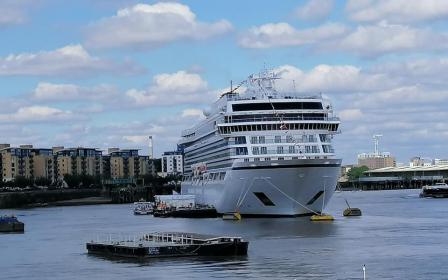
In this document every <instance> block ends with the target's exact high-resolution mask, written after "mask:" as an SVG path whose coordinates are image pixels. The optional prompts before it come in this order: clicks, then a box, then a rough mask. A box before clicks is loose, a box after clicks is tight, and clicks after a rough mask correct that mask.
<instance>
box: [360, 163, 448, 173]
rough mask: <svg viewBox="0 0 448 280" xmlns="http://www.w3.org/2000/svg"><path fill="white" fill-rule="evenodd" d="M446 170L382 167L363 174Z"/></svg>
mask: <svg viewBox="0 0 448 280" xmlns="http://www.w3.org/2000/svg"><path fill="white" fill-rule="evenodd" d="M446 170H448V165H431V166H401V167H384V168H379V169H374V170H368V171H366V172H365V173H385V172H390V173H392V172H420V171H446Z"/></svg>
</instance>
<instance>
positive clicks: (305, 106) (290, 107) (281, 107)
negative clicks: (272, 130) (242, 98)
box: [232, 102, 322, 112]
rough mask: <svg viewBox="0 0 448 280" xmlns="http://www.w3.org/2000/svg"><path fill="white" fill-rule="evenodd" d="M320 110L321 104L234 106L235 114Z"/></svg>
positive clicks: (284, 103)
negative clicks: (243, 112)
mask: <svg viewBox="0 0 448 280" xmlns="http://www.w3.org/2000/svg"><path fill="white" fill-rule="evenodd" d="M272 107H274V108H275V110H300V109H305V110H320V109H322V103H321V102H274V103H243V104H232V109H233V111H234V112H240V111H257V110H272Z"/></svg>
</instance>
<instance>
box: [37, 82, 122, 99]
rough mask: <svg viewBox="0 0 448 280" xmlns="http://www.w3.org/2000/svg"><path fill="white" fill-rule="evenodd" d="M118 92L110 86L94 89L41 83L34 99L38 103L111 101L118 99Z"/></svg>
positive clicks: (100, 86)
mask: <svg viewBox="0 0 448 280" xmlns="http://www.w3.org/2000/svg"><path fill="white" fill-rule="evenodd" d="M117 93H118V92H117V90H116V88H115V87H113V86H110V85H99V86H96V87H92V88H87V87H80V86H78V85H74V84H53V83H46V82H41V83H39V84H38V85H37V87H36V89H35V90H34V92H33V94H32V97H33V98H34V99H35V100H38V101H70V100H74V101H86V100H104V101H107V100H110V98H115V97H117Z"/></svg>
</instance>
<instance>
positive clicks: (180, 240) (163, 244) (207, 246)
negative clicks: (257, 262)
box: [86, 232, 249, 259]
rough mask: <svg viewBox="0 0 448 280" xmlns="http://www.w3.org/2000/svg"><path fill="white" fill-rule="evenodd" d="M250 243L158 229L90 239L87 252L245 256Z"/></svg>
mask: <svg viewBox="0 0 448 280" xmlns="http://www.w3.org/2000/svg"><path fill="white" fill-rule="evenodd" d="M248 246H249V242H248V241H246V240H244V239H242V238H241V237H232V236H212V235H203V234H196V233H183V232H161V233H151V234H145V235H144V236H143V237H140V238H138V239H134V240H130V239H129V240H122V241H113V240H107V241H91V242H88V243H87V244H86V248H87V251H88V253H89V254H97V255H102V256H106V257H125V258H138V259H146V258H162V257H163V258H166V257H187V256H245V255H247V249H248Z"/></svg>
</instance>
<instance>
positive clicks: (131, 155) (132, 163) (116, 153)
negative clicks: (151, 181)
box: [104, 149, 154, 179]
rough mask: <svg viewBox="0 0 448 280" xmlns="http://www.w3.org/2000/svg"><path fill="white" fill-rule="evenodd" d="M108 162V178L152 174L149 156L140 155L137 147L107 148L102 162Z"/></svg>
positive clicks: (152, 166)
mask: <svg viewBox="0 0 448 280" xmlns="http://www.w3.org/2000/svg"><path fill="white" fill-rule="evenodd" d="M107 163H109V165H110V168H109V170H108V171H109V172H110V178H112V179H117V178H133V177H134V178H135V177H139V176H141V175H147V174H154V165H153V162H152V159H151V158H150V156H140V155H139V154H138V150H137V149H123V150H119V149H109V155H108V156H107V157H105V161H104V164H105V165H107Z"/></svg>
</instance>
